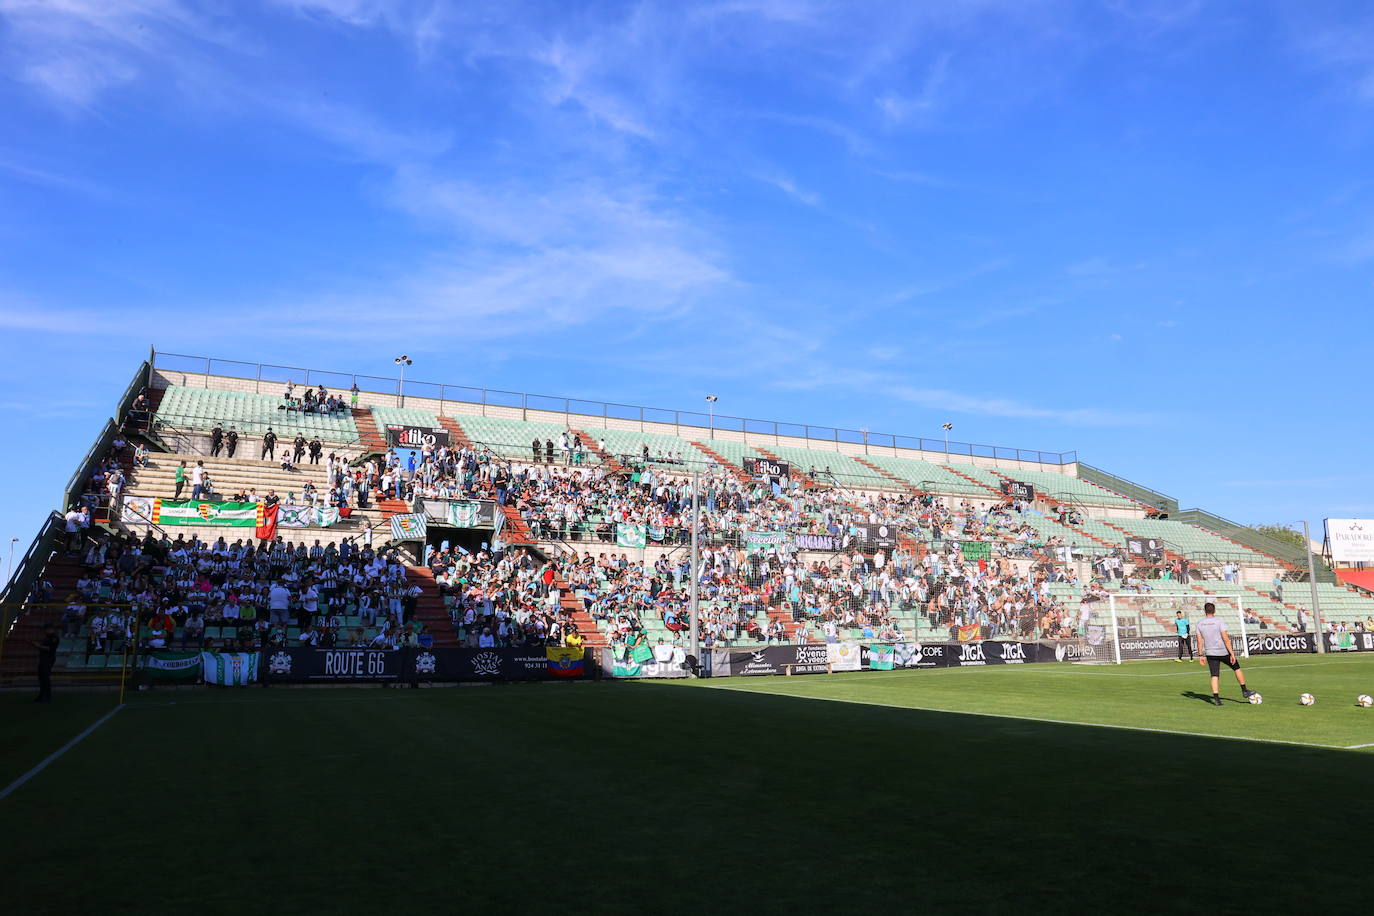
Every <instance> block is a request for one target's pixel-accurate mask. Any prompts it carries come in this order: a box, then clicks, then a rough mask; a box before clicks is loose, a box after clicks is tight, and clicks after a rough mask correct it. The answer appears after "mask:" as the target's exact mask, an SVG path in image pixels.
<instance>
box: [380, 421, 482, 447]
mask: <svg viewBox="0 0 1374 916" xmlns="http://www.w3.org/2000/svg"><path fill="white" fill-rule="evenodd" d="M439 425H440V426H442V427H443V428H444V429H446V430H448V435H449V440H450V443H451V446H450V447H451V448H453V449H454V450H455V451H457V450H458V449H464V448H466V449H471V448H472V447H473V446H472V440H471V439H469V438H468V434H467V433H466V432H464V431H463V427H461V426H459V425H458V421H457V420H455V419H453V418H452V417H440V418H439ZM359 430H360V431H361V427H359Z"/></svg>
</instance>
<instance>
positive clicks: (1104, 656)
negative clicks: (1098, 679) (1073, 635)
mask: <svg viewBox="0 0 1374 916" xmlns="http://www.w3.org/2000/svg"><path fill="white" fill-rule="evenodd" d="M1035 660H1036V661H1038V662H1108V661H1112V660H1113V658H1112V648H1111V646H1105V645H1102V643H1101V641H1100V640H1099V641H1098V643H1097V644H1096V645H1094V644H1093V643H1091V642H1089V641H1088V640H1086V639H1074V640H1058V641H1056V642H1055V643H1054V644H1053V645H1049V644H1046V643H1039V644H1037V647H1036V657H1035Z"/></svg>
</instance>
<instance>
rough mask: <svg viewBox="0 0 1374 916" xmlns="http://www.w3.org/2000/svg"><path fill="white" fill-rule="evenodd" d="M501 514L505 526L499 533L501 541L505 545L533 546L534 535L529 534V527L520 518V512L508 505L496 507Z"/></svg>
mask: <svg viewBox="0 0 1374 916" xmlns="http://www.w3.org/2000/svg"><path fill="white" fill-rule="evenodd" d="M498 508H499V509H500V510H501V514H502V515H504V516H505V517H506V524H505V526H504V528H503V529H502V531H501V540H503V541H505V542H506V543H507V544H524V545H527V546H533V545H534V544H535V540H534V535H533V534H531V533H530V526H529V525H527V524H525V520H524V519H523V518H521V517H520V510H519V509H517V508H515V506H512V505H510V504H506V505H504V506H498Z"/></svg>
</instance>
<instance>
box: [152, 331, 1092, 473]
mask: <svg viewBox="0 0 1374 916" xmlns="http://www.w3.org/2000/svg"><path fill="white" fill-rule="evenodd" d="M152 365H153V367H154V368H156V369H162V370H166V371H170V372H182V373H189V374H194V375H200V376H204V377H205V379H204V381H205V387H207V388H208V387H210V385H209V377H210V376H218V377H221V378H233V379H240V380H246V381H251V382H253V383H254V391H255V392H257V393H258V394H262V393H264V391H263V387H264V386H268V387H269V388H271V389H272V390H273V391H277V390H278V389H279V388H280V386H283V385H285V384H286V383H287V382H291V381H294V382H296V383H298V384H303V385H307V386H314V385H321V384H322V385H324V386H325V387H326V388H328V389H331V390H334V391H347V390H349V389H351V388H352V387H354V386H355V385H356V386H357V388H358V390H359V391H361V392H366V393H368V394H372V395H378V394H380V395H385V396H386V397H387V398H389V399H393V400H394V403H395V404H396V406H398V407H399V406H403V405H404V400H405V396H406V395H409V396H411V397H420V398H425V399H428V400H436V401H439V402H440V404H441V405H442V404H443V402H445V401H453V402H455V403H465V404H470V405H474V406H479V407H481V408H483V409H485V408H488V407H502V408H512V409H518V410H520V411H522V416H523V415H524V413H525V412H528V411H531V410H535V411H542V412H545V413H561V414H564V415H566V416H567V417H568V418H569V425H573V424H572V422H571V418H572V417H573V416H579V417H594V418H595V417H599V418H601V419H602V420H603V421H609V420H630V421H634V422H638V423H640V424H644V423H659V424H664V425H668V426H676V427H678V428H679V429H681V428H683V427H686V428H688V429H692V430H707V431H708V433H710V434H714V432H715V431H716V430H721V431H729V432H739V433H751V434H758V435H764V436H773V437H774V438H775V439H776V438H779V437H788V438H797V439H804V440H808V442H817V443H832V444H833V446H834V447H833V448H830V449H826V450H829V451H839V444H840V443H846V444H850V445H860V446H863V447H864V448H865V451H866V450H867V449H868V448H900V449H911V450H915V451H923V452H940V453H944V454H945V455H947V456H950V457H955V456H957V457H967V458H990V459H993V460H997V461H1025V462H1033V463H1036V464H1052V465H1065V464H1074V463H1076V462H1077V461H1078V453H1077V452H1053V451H1041V450H1038V449H1020V448H1008V447H1003V446H996V445H981V444H976V443H970V442H946V441H945V440H944V439H926V438H923V437H917V436H902V435H897V434H893V433H875V432H871V431H865V430H861V429H842V428H837V427H830V426H812V425H810V424H807V423H787V422H783V421H778V420H760V419H754V418H749V417H732V416H728V415H721V414H711V413H701V412H698V411H687V410H672V409H667V408H661V407H642V406H638V405H632V404H617V403H612V402H607V401H595V400H590V401H589V400H581V399H578V398H568V397H559V396H554V395H543V394H528V393H525V392H519V391H502V390H500V389H491V388H477V387H470V386H464V385H448V384H441V383H437V382H420V381H415V380H413V379H406V380H405V383H404V387H402V382H401V380H400V379H399V378H390V377H387V376H374V375H358V374H355V373H351V372H336V371H326V370H321V369H309V368H305V367H299V366H274V365H268V364H264V363H254V362H244V361H239V360H226V359H216V358H214V357H209V356H191V355H187V354H182V353H158V352H156V351H154V353H153V355H152ZM440 412H441V413H442V409H441V411H440ZM602 425H603V426H604V425H605V423H604V422H603V424H602ZM679 434H680V433H679Z"/></svg>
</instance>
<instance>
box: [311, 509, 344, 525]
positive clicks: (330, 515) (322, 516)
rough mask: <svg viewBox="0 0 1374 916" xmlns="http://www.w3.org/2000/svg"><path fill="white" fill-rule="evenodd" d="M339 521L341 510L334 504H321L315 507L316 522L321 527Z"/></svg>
mask: <svg viewBox="0 0 1374 916" xmlns="http://www.w3.org/2000/svg"><path fill="white" fill-rule="evenodd" d="M338 521H339V510H338V509H336V508H335V507H334V506H320V507H318V508H316V509H315V524H316V525H317V526H318V527H320V528H329V527H332V526H334V525H336V524H338Z"/></svg>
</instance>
